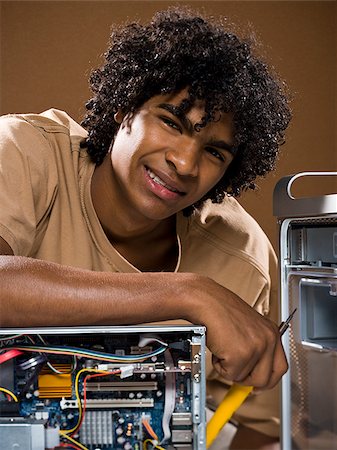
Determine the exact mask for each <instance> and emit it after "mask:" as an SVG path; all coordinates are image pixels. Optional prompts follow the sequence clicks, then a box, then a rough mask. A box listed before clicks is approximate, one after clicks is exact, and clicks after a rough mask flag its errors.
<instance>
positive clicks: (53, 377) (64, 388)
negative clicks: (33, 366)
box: [38, 364, 72, 398]
mask: <svg viewBox="0 0 337 450" xmlns="http://www.w3.org/2000/svg"><path fill="white" fill-rule="evenodd" d="M53 367H54V369H56V370H57V371H58V372H62V373H60V374H58V373H55V372H53V371H52V370H51V369H50V367H48V366H47V365H45V366H44V367H43V368H42V370H41V372H40V373H39V377H38V388H39V398H62V397H71V396H72V379H71V368H72V366H71V364H53Z"/></svg>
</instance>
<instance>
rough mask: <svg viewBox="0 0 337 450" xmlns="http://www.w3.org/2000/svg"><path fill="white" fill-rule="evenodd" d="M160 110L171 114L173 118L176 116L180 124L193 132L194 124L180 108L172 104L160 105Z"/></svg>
mask: <svg viewBox="0 0 337 450" xmlns="http://www.w3.org/2000/svg"><path fill="white" fill-rule="evenodd" d="M158 108H161V109H165V110H166V111H168V112H169V113H171V114H172V115H173V116H176V117H177V119H179V120H180V122H181V123H182V124H183V125H184V127H185V128H186V129H187V130H188V131H189V132H192V131H193V124H192V122H191V121H190V120H189V119H188V118H187V117H186V115H185V114H184V113H183V112H182V111H180V109H179V108H178V106H175V105H172V104H171V103H160V104H159V105H158Z"/></svg>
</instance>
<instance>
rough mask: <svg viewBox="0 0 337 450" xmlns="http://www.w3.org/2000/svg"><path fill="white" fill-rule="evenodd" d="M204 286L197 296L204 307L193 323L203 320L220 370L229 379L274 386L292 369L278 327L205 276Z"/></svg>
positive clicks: (215, 365) (266, 387)
mask: <svg viewBox="0 0 337 450" xmlns="http://www.w3.org/2000/svg"><path fill="white" fill-rule="evenodd" d="M200 283H201V286H200V288H199V289H200V290H199V292H198V293H197V294H196V293H194V295H196V297H197V298H198V301H199V302H200V303H201V302H202V306H200V310H199V311H196V308H194V310H193V311H192V312H191V315H192V316H193V314H194V312H195V313H196V314H197V316H196V317H192V322H194V323H200V318H201V320H202V323H203V324H204V325H205V326H206V327H207V346H208V348H209V349H210V351H211V352H212V354H213V364H214V367H215V368H216V370H217V371H218V372H219V373H220V375H222V376H223V377H224V378H225V379H227V380H231V381H235V382H238V383H241V384H245V385H249V386H254V387H258V388H262V389H269V388H272V387H274V386H275V385H276V384H277V383H278V381H279V380H280V378H281V376H282V375H283V374H284V373H285V372H286V371H287V369H288V364H287V360H286V357H285V353H284V350H283V347H282V344H281V338H280V334H279V330H278V326H277V325H276V324H274V323H273V322H271V321H270V320H269V319H267V318H265V317H263V316H261V315H260V314H259V313H258V312H256V311H255V310H254V309H253V308H252V307H250V306H249V305H247V304H246V303H245V302H244V301H243V300H241V299H240V298H239V297H238V296H237V295H235V294H234V293H233V292H231V291H229V290H227V289H225V288H223V287H222V286H220V285H219V284H217V283H215V282H214V281H212V280H210V279H207V278H204V277H203V278H202V280H200ZM201 297H202V299H201V300H200V298H201ZM198 316H199V317H198ZM198 319H199V320H198Z"/></svg>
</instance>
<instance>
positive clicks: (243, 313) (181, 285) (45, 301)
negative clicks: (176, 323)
mask: <svg viewBox="0 0 337 450" xmlns="http://www.w3.org/2000/svg"><path fill="white" fill-rule="evenodd" d="M0 252H1V253H2V255H3V256H0V272H1V274H0V283H1V285H0V313H1V314H0V326H2V327H32V326H74V325H95V324H101V325H107V324H108V325H123V324H137V323H143V322H153V321H163V320H170V319H178V318H180V319H186V320H188V321H190V322H191V323H195V324H202V325H205V326H206V327H207V346H208V348H209V349H210V351H211V352H212V354H213V361H214V366H215V368H216V369H217V370H218V371H219V373H220V374H221V375H223V376H224V377H225V378H226V379H229V380H235V381H240V382H242V383H244V384H248V385H253V386H258V387H262V388H270V387H273V386H274V385H275V384H276V383H277V382H278V381H279V379H280V377H281V376H282V375H283V373H284V372H285V371H286V369H287V363H286V359H285V355H284V352H283V348H282V344H281V341H280V337H279V333H278V329H277V326H276V325H275V324H273V323H272V322H271V321H269V320H268V319H266V318H264V317H262V316H260V314H258V313H257V312H256V311H255V310H254V309H252V308H251V307H250V306H248V305H247V304H246V303H245V302H244V301H243V300H241V299H240V298H239V297H238V296H236V295H235V294H234V293H232V292H231V291H229V290H228V289H225V288H224V287H222V286H220V285H219V284H218V283H216V282H214V281H213V280H211V279H210V278H207V277H204V276H201V275H198V274H189V273H140V274H138V273H137V274H134V273H108V272H94V271H89V270H83V269H79V268H74V267H68V266H62V265H59V264H55V263H51V262H46V261H41V260H35V259H33V258H26V257H20V256H13V252H12V251H11V249H10V247H9V246H8V244H7V243H6V242H5V241H4V240H3V239H0ZM10 253H11V254H10Z"/></svg>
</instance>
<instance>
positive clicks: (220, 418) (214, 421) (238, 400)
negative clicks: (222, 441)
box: [206, 384, 253, 448]
mask: <svg viewBox="0 0 337 450" xmlns="http://www.w3.org/2000/svg"><path fill="white" fill-rule="evenodd" d="M252 390H253V387H252V386H242V385H239V384H233V385H232V386H231V388H230V389H229V391H228V392H227V395H226V396H225V398H224V399H223V400H222V402H221V403H220V405H219V406H218V408H217V410H216V411H215V413H214V414H213V416H212V418H211V420H210V421H209V422H208V424H207V429H206V430H207V431H206V448H209V447H210V445H211V444H212V442H213V441H214V439H215V438H216V437H217V435H218V434H219V431H220V430H221V428H222V427H223V426H224V425H225V424H226V423H227V422H228V421H229V419H230V418H231V417H232V415H233V414H234V412H235V411H236V410H237V409H238V408H239V407H240V406H241V404H242V403H243V402H244V401H245V399H246V398H247V397H248V395H249V394H250V393H251V392H252Z"/></svg>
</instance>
